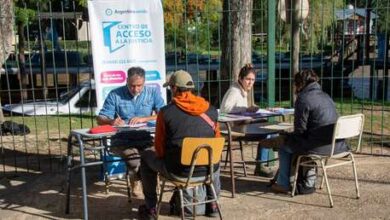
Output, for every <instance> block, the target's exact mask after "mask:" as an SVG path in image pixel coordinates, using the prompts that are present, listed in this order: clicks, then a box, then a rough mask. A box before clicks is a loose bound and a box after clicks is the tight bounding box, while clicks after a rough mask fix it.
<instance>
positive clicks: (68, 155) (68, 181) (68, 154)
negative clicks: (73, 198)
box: [65, 134, 73, 214]
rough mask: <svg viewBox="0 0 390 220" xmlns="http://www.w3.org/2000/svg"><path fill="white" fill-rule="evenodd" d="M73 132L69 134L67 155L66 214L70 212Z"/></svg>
mask: <svg viewBox="0 0 390 220" xmlns="http://www.w3.org/2000/svg"><path fill="white" fill-rule="evenodd" d="M72 137H73V135H72V134H69V136H68V150H67V157H66V164H67V167H66V186H65V190H66V203H65V214H69V206H70V181H71V167H72V158H73V153H72Z"/></svg>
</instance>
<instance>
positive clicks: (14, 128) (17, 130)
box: [1, 121, 30, 135]
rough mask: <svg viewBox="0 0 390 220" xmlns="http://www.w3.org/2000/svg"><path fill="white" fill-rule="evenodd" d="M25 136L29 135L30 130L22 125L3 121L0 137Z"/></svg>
mask: <svg viewBox="0 0 390 220" xmlns="http://www.w3.org/2000/svg"><path fill="white" fill-rule="evenodd" d="M8 133H9V134H12V135H26V134H30V128H29V127H27V126H26V125H24V124H18V123H16V122H13V121H4V122H3V124H1V135H7V134H8Z"/></svg>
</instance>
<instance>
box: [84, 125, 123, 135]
mask: <svg viewBox="0 0 390 220" xmlns="http://www.w3.org/2000/svg"><path fill="white" fill-rule="evenodd" d="M116 131H117V129H116V128H114V127H113V126H112V125H99V126H96V127H93V128H91V129H89V133H90V134H101V133H109V132H116Z"/></svg>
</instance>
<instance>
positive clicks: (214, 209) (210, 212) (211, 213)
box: [206, 202, 218, 217]
mask: <svg viewBox="0 0 390 220" xmlns="http://www.w3.org/2000/svg"><path fill="white" fill-rule="evenodd" d="M206 216H208V217H217V216H218V206H217V203H216V202H210V203H206Z"/></svg>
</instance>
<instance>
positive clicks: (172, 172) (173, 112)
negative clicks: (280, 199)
mask: <svg viewBox="0 0 390 220" xmlns="http://www.w3.org/2000/svg"><path fill="white" fill-rule="evenodd" d="M167 86H169V88H170V90H171V92H172V96H173V98H172V101H171V103H169V104H168V105H167V106H165V107H163V108H162V109H161V110H160V112H159V113H158V115H157V124H156V134H155V141H154V148H149V149H146V150H145V151H144V152H143V153H142V154H141V169H140V171H141V179H142V188H143V194H144V196H145V204H144V205H141V206H140V207H139V209H138V212H139V217H140V219H155V218H156V204H157V192H156V186H157V173H160V174H161V175H163V176H171V177H172V176H175V177H180V178H186V177H187V176H188V174H189V172H190V167H189V166H183V165H182V164H181V162H180V160H181V148H182V143H183V139H184V138H186V137H220V136H221V134H220V130H219V126H218V123H217V119H218V112H217V110H216V109H215V108H214V107H213V106H212V105H210V104H209V102H207V101H206V100H205V99H204V98H202V97H200V96H197V95H195V94H193V90H194V88H195V84H194V81H193V80H192V77H191V75H190V74H189V73H188V72H186V71H183V70H179V71H176V72H175V73H174V74H173V75H172V76H171V77H170V79H169V80H168V82H166V83H165V84H164V87H167ZM214 168H215V169H216V170H215V172H214V180H215V181H214V187H215V190H216V194H217V195H218V194H219V191H220V179H219V164H215V167H214ZM206 173H207V168H206V167H196V168H195V170H194V173H193V177H200V176H204V175H205V174H206ZM206 194H207V197H208V198H209V199H211V198H212V196H213V194H212V193H211V189H208V187H206ZM217 211H218V210H217V205H216V204H215V203H208V204H207V205H206V215H208V216H215V215H216V213H217Z"/></svg>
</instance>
